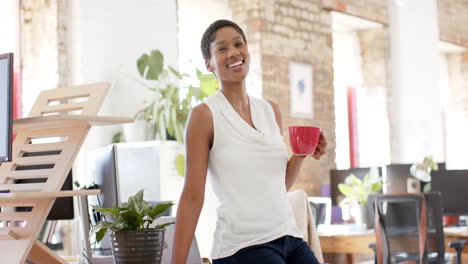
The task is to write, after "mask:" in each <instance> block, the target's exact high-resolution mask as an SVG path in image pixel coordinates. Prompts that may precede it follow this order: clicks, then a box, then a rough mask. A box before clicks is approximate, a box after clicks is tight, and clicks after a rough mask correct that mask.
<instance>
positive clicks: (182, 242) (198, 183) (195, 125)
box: [172, 104, 214, 264]
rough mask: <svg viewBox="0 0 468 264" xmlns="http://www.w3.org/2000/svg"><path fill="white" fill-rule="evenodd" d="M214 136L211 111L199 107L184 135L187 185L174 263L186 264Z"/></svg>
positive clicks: (201, 199)
mask: <svg viewBox="0 0 468 264" xmlns="http://www.w3.org/2000/svg"><path fill="white" fill-rule="evenodd" d="M213 134H214V132H213V117H212V116H211V111H210V110H209V108H208V106H207V105H205V104H200V105H198V106H197V107H195V108H194V109H193V110H192V112H191V114H190V117H189V120H188V123H187V129H186V133H185V145H186V173H185V184H184V189H183V191H182V195H181V197H180V200H179V207H178V209H177V216H176V224H175V235H174V246H173V251H172V264H185V263H186V262H187V257H188V253H189V250H190V245H191V243H192V240H193V236H194V234H195V228H196V226H197V223H198V218H199V217H200V212H201V210H202V207H203V201H204V198H205V183H206V173H207V170H208V153H209V150H210V146H211V144H212V140H213Z"/></svg>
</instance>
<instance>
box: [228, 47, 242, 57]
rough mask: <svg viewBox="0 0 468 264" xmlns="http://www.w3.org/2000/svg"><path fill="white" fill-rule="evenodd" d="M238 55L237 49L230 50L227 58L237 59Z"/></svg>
mask: <svg viewBox="0 0 468 264" xmlns="http://www.w3.org/2000/svg"><path fill="white" fill-rule="evenodd" d="M239 55H240V51H239V50H237V49H234V48H233V49H230V51H229V58H235V57H238V56H239Z"/></svg>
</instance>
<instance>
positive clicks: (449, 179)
mask: <svg viewBox="0 0 468 264" xmlns="http://www.w3.org/2000/svg"><path fill="white" fill-rule="evenodd" d="M431 176H432V180H431V191H433V192H440V193H441V195H442V212H443V214H444V215H468V202H467V201H468V170H437V171H433V172H432V173H431Z"/></svg>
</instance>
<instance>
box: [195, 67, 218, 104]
mask: <svg viewBox="0 0 468 264" xmlns="http://www.w3.org/2000/svg"><path fill="white" fill-rule="evenodd" d="M198 80H199V81H200V90H201V91H202V92H203V95H201V96H210V95H212V94H214V93H216V92H217V91H218V90H219V87H220V85H219V82H218V79H216V77H215V76H214V75H213V74H211V73H209V74H200V75H198ZM198 99H200V96H198Z"/></svg>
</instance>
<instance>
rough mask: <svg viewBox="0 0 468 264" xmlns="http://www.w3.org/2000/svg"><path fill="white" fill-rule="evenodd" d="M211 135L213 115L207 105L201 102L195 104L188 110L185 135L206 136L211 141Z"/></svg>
mask: <svg viewBox="0 0 468 264" xmlns="http://www.w3.org/2000/svg"><path fill="white" fill-rule="evenodd" d="M212 136H213V115H212V113H211V110H210V108H209V107H208V105H206V104H204V103H202V104H199V105H197V106H195V107H194V108H193V109H192V111H191V112H190V116H189V119H188V122H187V130H186V137H187V139H189V138H193V137H195V138H198V139H200V137H202V138H207V139H209V140H210V141H211V139H212Z"/></svg>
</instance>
